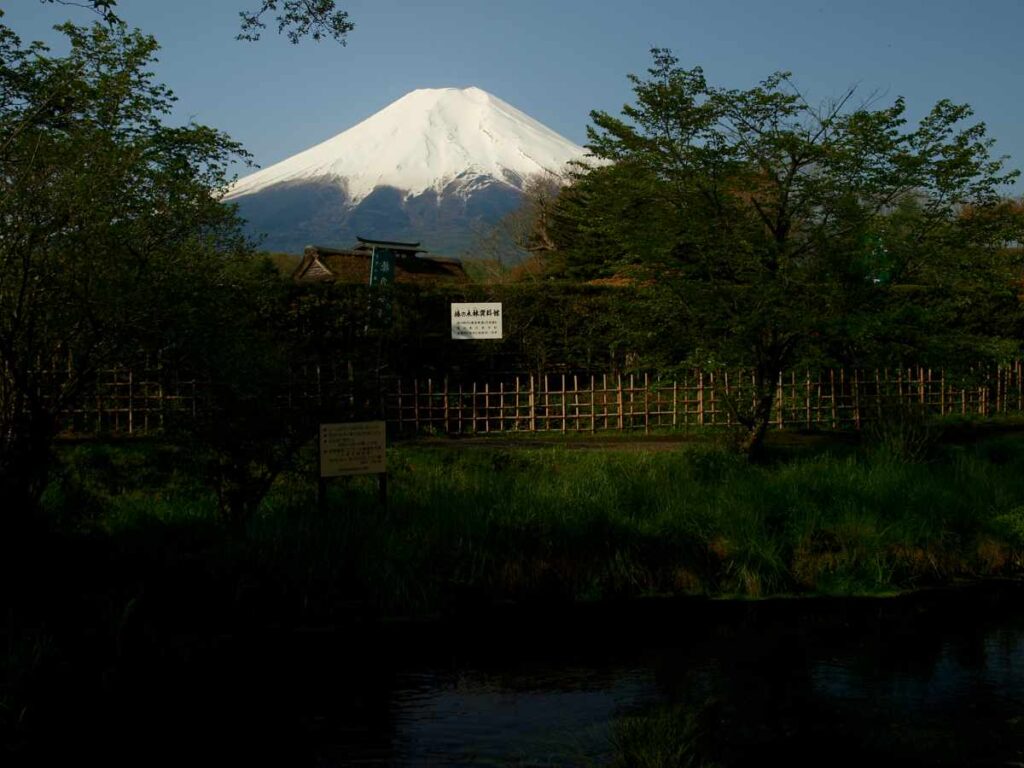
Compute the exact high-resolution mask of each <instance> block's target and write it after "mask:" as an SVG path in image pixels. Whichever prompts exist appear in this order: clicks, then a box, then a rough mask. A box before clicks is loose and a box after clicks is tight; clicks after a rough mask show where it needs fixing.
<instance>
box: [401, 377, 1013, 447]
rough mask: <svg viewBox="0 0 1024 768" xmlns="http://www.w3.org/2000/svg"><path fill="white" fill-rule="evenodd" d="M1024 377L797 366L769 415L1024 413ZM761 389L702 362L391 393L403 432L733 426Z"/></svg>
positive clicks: (790, 419)
mask: <svg viewBox="0 0 1024 768" xmlns="http://www.w3.org/2000/svg"><path fill="white" fill-rule="evenodd" d="M1022 377H1024V368H1022V365H1021V363H1020V362H1017V363H1014V364H1013V365H1009V366H1000V367H998V368H996V369H994V370H991V371H977V372H971V373H968V374H966V375H964V376H956V377H949V376H947V375H946V373H945V372H944V371H933V370H931V369H927V368H918V367H915V368H905V369H877V370H859V369H858V370H853V371H847V370H843V369H829V370H825V371H820V372H815V373H812V372H810V371H805V372H803V373H800V374H798V373H796V372H794V371H790V372H787V373H780V374H779V376H778V377H777V379H776V384H775V405H774V408H773V409H772V414H771V418H770V424H771V426H772V427H775V428H780V429H781V428H784V427H794V428H807V429H813V428H817V429H834V430H838V429H855V430H859V429H860V428H861V427H862V426H863V425H864V424H865V423H867V422H870V421H871V420H873V419H876V418H877V417H878V415H879V414H880V413H881V412H882V411H883V410H884V409H887V408H892V407H894V406H900V407H907V406H912V407H914V408H916V409H920V410H921V411H923V412H925V413H927V414H933V415H940V416H946V415H950V414H962V415H968V414H970V415H977V416H994V415H1001V414H1010V413H1022V412H1024V384H1022ZM753 397H754V382H753V380H752V376H751V375H750V374H749V373H743V372H738V371H734V372H728V371H718V372H704V371H693V372H692V373H691V374H690V375H688V376H685V377H680V378H677V379H672V380H668V379H660V378H652V377H651V376H649V375H628V376H621V375H619V376H608V375H599V376H594V375H586V376H581V375H578V374H577V375H574V374H554V375H542V376H514V377H510V378H508V379H507V380H499V381H497V382H492V381H488V382H485V383H479V382H473V383H469V384H466V383H461V384H450V383H449V382H448V380H447V379H444V380H441V381H436V382H435V381H434V380H432V379H426V380H413V381H411V382H401V381H399V382H396V385H395V387H394V389H393V390H391V391H388V392H386V393H385V396H384V400H385V415H386V418H387V421H388V422H389V424H392V425H394V427H395V428H396V429H397V430H398V432H399V433H403V434H418V433H423V432H428V433H443V434H457V435H458V434H483V433H490V432H562V433H569V432H573V433H580V432H604V431H624V430H636V431H640V430H642V431H643V432H645V433H650V432H651V431H652V430H671V429H681V428H692V427H732V426H736V425H737V424H738V420H737V412H742V411H743V410H745V409H747V408H749V406H750V405H751V404H752V400H753Z"/></svg>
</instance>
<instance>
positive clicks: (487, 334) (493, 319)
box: [452, 302, 502, 339]
mask: <svg viewBox="0 0 1024 768" xmlns="http://www.w3.org/2000/svg"><path fill="white" fill-rule="evenodd" d="M501 319H502V313H501V303H500V302H497V303H487V304H452V338H453V339H500V338H502V325H501Z"/></svg>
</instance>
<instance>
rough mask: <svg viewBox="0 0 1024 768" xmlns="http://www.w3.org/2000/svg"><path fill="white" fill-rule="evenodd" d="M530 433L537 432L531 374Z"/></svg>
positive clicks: (535, 404)
mask: <svg viewBox="0 0 1024 768" xmlns="http://www.w3.org/2000/svg"><path fill="white" fill-rule="evenodd" d="M530 431H531V432H536V431H537V400H536V396H535V391H534V388H533V374H532V373H531V374H530Z"/></svg>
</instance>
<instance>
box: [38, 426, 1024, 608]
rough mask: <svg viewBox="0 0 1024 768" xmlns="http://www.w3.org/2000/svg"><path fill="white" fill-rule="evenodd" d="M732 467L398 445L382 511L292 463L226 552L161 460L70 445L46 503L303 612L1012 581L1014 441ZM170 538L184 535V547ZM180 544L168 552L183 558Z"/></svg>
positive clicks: (1015, 559)
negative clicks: (326, 492)
mask: <svg viewBox="0 0 1024 768" xmlns="http://www.w3.org/2000/svg"><path fill="white" fill-rule="evenodd" d="M794 455H795V458H790V459H789V460H785V461H777V462H775V463H772V464H769V465H766V466H752V465H749V464H748V463H746V462H745V461H743V460H742V459H741V458H739V457H737V456H734V455H731V454H729V453H728V452H726V451H724V450H722V449H719V448H717V447H715V446H709V445H706V444H699V443H692V444H685V445H680V446H678V448H675V449H673V450H671V451H666V450H659V451H658V452H651V453H648V452H644V451H637V450H635V448H634V449H632V450H621V451H620V450H615V449H614V447H609V448H608V449H606V450H601V451H577V450H568V449H559V448H557V447H552V448H548V449H546V450H543V451H537V450H529V449H518V448H509V447H493V448H491V447H479V446H474V447H473V448H471V449H467V448H465V447H463V446H460V445H459V443H458V442H457V441H456V442H455V443H453V444H451V446H450V447H447V448H444V449H438V448H436V447H430V448H425V447H418V446H416V445H406V446H399V447H397V448H394V449H391V450H390V452H389V467H390V479H389V493H390V502H389V506H388V509H387V510H384V509H381V508H380V507H379V506H378V504H377V500H376V487H375V484H374V481H373V479H372V478H352V479H348V480H340V481H336V482H333V483H332V485H331V488H330V497H329V502H330V503H329V511H328V513H327V514H326V515H324V516H321V515H320V514H318V513H317V510H316V503H315V484H314V483H313V482H311V478H312V476H313V472H314V466H315V465H314V462H313V457H312V455H310V456H307V457H305V459H304V466H303V467H301V468H300V469H299V470H298V471H296V472H294V473H292V474H289V475H287V476H285V477H283V478H281V480H280V481H279V482H278V483H277V485H276V486H275V487H274V489H273V490H272V492H271V494H270V495H269V496H268V498H267V499H266V501H265V503H264V505H263V507H262V508H261V511H260V514H259V515H258V516H257V517H256V519H254V520H253V521H251V523H250V525H249V528H248V531H247V535H246V537H245V538H244V539H242V540H236V539H230V538H229V537H226V536H224V535H220V534H219V533H218V532H217V529H216V519H215V510H216V504H215V499H214V498H213V496H212V495H211V494H210V493H209V492H208V491H207V490H206V489H205V487H204V485H203V483H202V482H201V479H200V478H199V477H198V475H197V470H196V468H195V467H194V466H191V465H190V464H189V462H188V461H187V459H186V458H185V455H184V453H183V452H180V451H176V449H174V448H173V447H170V446H159V445H153V444H149V445H137V446H133V445H127V446H116V447H114V446H99V445H96V446H88V445H83V446H77V447H75V448H72V449H69V450H67V451H66V452H65V454H64V462H63V470H62V472H61V474H60V476H59V477H58V479H57V480H56V481H55V482H54V484H53V485H52V486H51V489H50V491H49V492H48V495H47V503H48V505H49V507H50V509H51V511H52V513H53V514H54V515H55V516H57V517H58V518H59V519H61V520H62V521H63V524H64V525H72V526H77V527H79V528H85V529H87V530H91V531H93V532H96V531H99V532H101V533H103V534H104V535H108V536H111V537H113V538H114V539H117V540H123V541H127V542H134V543H133V544H131V546H135V545H137V544H138V542H139V541H140V540H144V539H147V537H148V539H149V540H151V546H153V547H156V548H159V546H160V544H159V542H160V539H161V537H162V536H165V535H172V532H174V531H177V533H176V534H173V536H176V537H178V539H180V538H181V536H182V535H183V534H182V532H192V533H194V534H195V536H196V537H197V538H196V542H198V543H196V544H195V545H194V546H195V547H196V548H198V549H200V550H202V553H203V554H202V557H205V558H209V559H210V560H211V561H217V562H218V563H220V565H219V566H218V567H226V566H224V563H225V562H227V563H231V564H233V566H232V567H235V566H237V567H239V568H242V569H243V570H246V571H251V572H253V573H255V574H256V576H255V577H254V578H256V579H257V580H258V581H265V582H266V583H267V584H273V585H275V586H274V589H275V590H279V591H280V592H282V594H291V595H296V596H300V597H301V601H302V603H303V605H305V606H306V607H307V610H308V611H309V612H311V614H317V613H321V612H322V613H324V614H325V615H326V614H328V613H329V612H330V610H331V606H332V605H333V606H336V605H338V604H350V605H359V606H361V607H362V608H364V609H366V610H370V611H372V612H375V613H383V614H430V613H436V612H438V611H444V610H448V609H451V608H459V607H461V606H463V605H467V604H468V605H472V604H488V603H492V602H494V601H502V600H517V601H531V600H544V601H550V600H577V601H588V600H616V599H623V598H630V597H636V596H646V595H702V596H712V597H744V598H757V597H765V596H772V595H783V594H805V595H814V594H828V595H836V594H885V593H891V592H893V591H900V590H906V589H914V588H918V587H924V586H931V585H938V584H948V583H950V582H952V581H955V580H958V579H970V578H979V577H998V576H1010V575H1016V574H1018V573H1019V571H1020V567H1021V565H1022V562H1024V559H1022V553H1024V471H1022V470H1024V438H1022V437H1021V436H1020V435H1012V434H1011V435H1005V436H1000V437H997V438H994V439H991V440H986V441H982V442H979V443H977V444H974V445H947V446H942V447H940V448H939V449H937V452H936V453H935V455H934V456H933V457H932V458H931V459H930V460H929V461H927V462H916V463H915V462H907V461H905V460H902V459H901V458H900V457H899V456H897V455H895V454H894V453H892V452H891V451H887V450H855V449H850V448H848V447H843V448H842V450H839V451H838V452H832V451H824V452H822V451H820V450H819V451H818V452H817V453H815V454H808V453H807V452H800V453H798V454H794ZM186 538H187V536H186ZM183 546H185V548H186V549H187V545H183Z"/></svg>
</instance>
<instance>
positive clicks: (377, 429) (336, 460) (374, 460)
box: [317, 421, 388, 509]
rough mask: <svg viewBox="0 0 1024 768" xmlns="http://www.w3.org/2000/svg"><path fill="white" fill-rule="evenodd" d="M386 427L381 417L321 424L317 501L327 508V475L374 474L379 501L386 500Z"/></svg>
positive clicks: (384, 501) (385, 501)
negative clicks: (378, 491)
mask: <svg viewBox="0 0 1024 768" xmlns="http://www.w3.org/2000/svg"><path fill="white" fill-rule="evenodd" d="M386 435H387V430H386V425H385V423H384V422H383V421H357V422H350V423H346V424H321V425H320V441H319V442H320V451H319V465H320V477H319V478H318V480H319V487H318V494H317V495H318V497H319V498H318V499H317V501H318V504H319V506H320V508H321V509H325V508H326V503H327V502H326V497H327V478H329V477H349V476H351V475H377V481H378V488H379V490H380V498H381V503H382V504H386V503H387V487H388V486H387V457H386V452H385V448H386V443H387V437H386Z"/></svg>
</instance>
